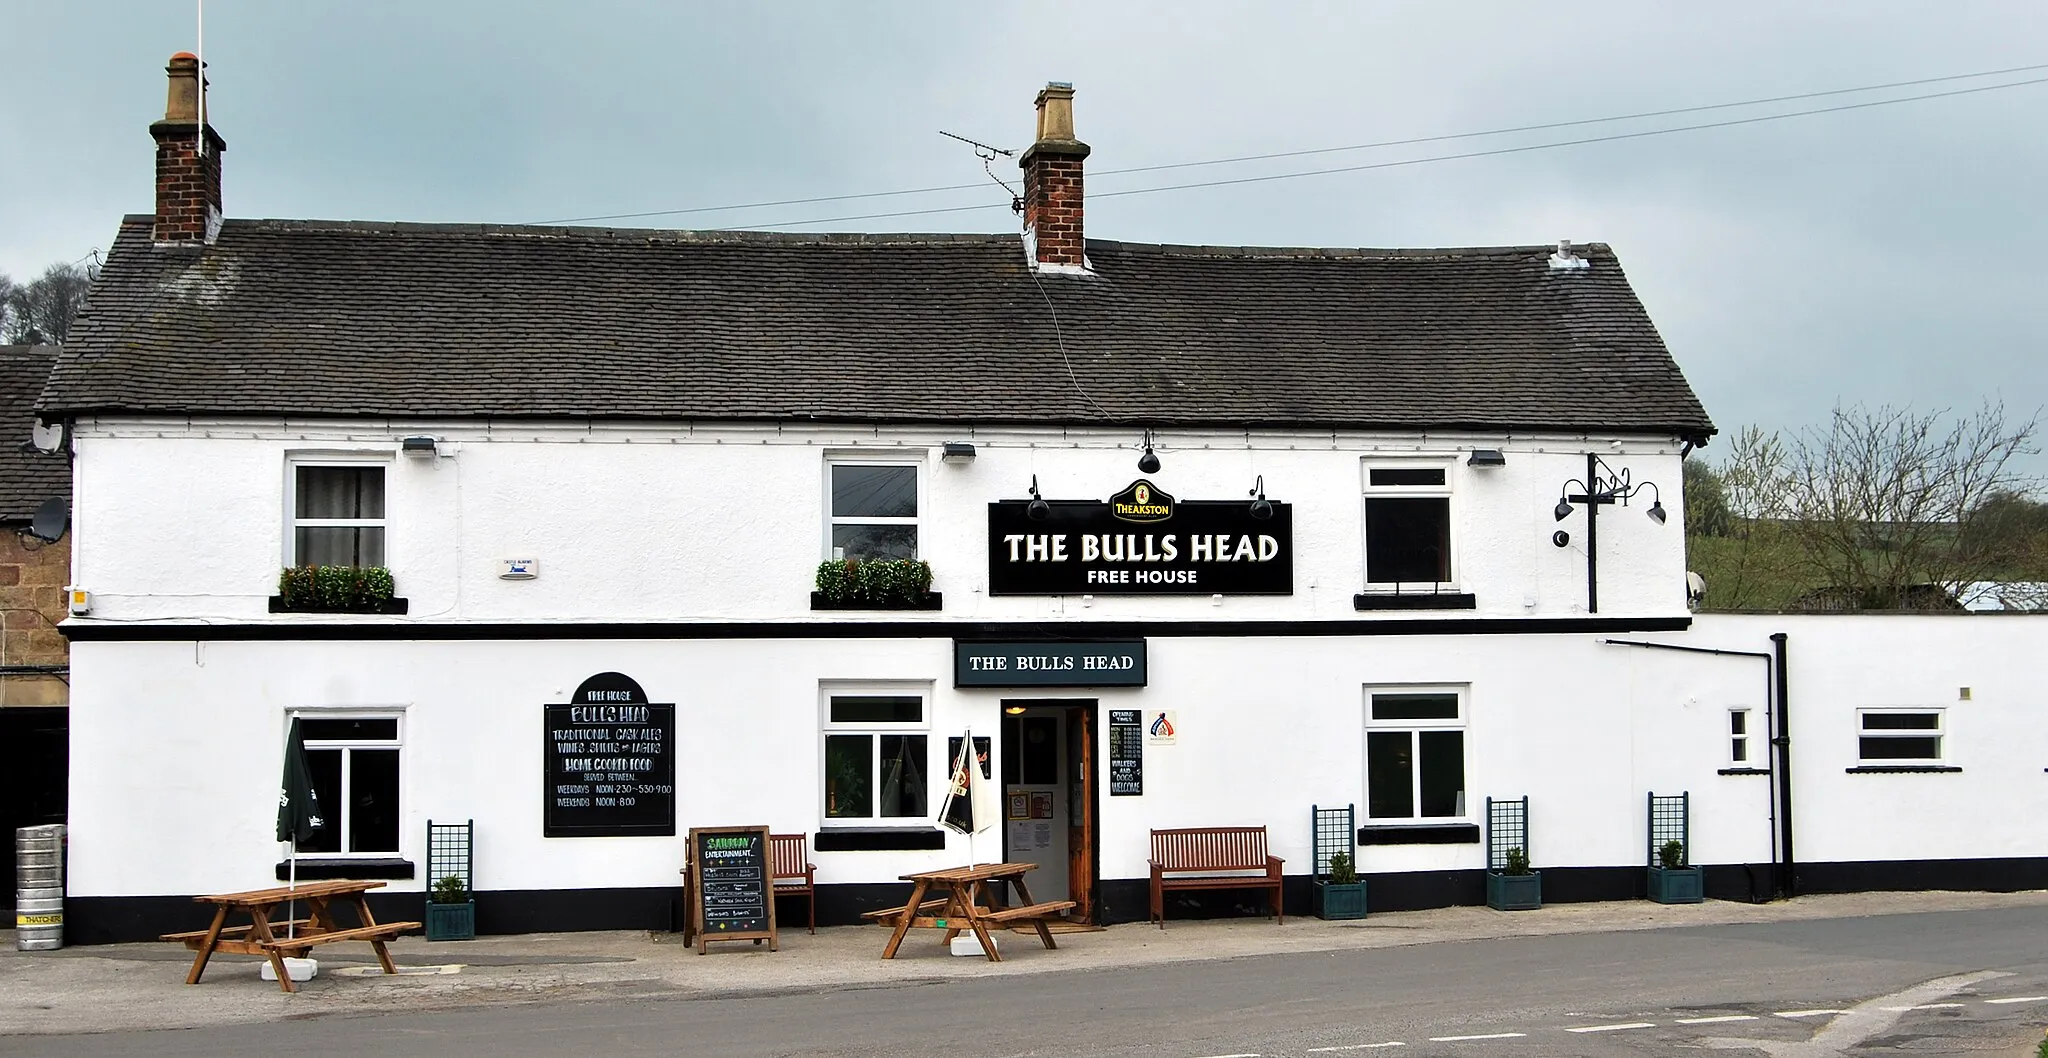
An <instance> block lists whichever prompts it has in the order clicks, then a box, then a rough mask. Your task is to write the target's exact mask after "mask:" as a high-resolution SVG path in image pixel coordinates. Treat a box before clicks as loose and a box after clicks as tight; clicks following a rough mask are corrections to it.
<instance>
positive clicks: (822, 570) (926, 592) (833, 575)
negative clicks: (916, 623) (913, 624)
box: [811, 558, 944, 610]
mask: <svg viewBox="0 0 2048 1058" xmlns="http://www.w3.org/2000/svg"><path fill="white" fill-rule="evenodd" d="M814 586H815V590H813V591H812V592H811V609H813V610H937V609H939V608H940V607H941V606H942V605H943V604H944V598H943V597H942V596H941V595H940V594H939V593H938V592H935V591H933V590H931V587H932V567H931V563H929V562H925V561H922V560H920V559H910V558H894V559H891V558H873V559H865V560H863V559H857V558H847V559H831V560H829V561H826V562H823V563H821V564H820V565H819V566H818V573H817V577H816V579H815V581H814Z"/></svg>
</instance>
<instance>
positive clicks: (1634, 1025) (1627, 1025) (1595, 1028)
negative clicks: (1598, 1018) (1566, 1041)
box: [1564, 1021, 1657, 1032]
mask: <svg viewBox="0 0 2048 1058" xmlns="http://www.w3.org/2000/svg"><path fill="white" fill-rule="evenodd" d="M1656 1027H1657V1023H1656V1022H1654V1021H1629V1022H1624V1023H1622V1024H1619V1025H1581V1026H1579V1027H1578V1028H1575V1029H1566V1030H1564V1031H1566V1032H1620V1031H1621V1030H1623V1029H1654V1028H1656Z"/></svg>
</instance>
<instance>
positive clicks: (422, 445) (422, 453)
mask: <svg viewBox="0 0 2048 1058" xmlns="http://www.w3.org/2000/svg"><path fill="white" fill-rule="evenodd" d="M398 450H399V451H401V452H404V453H405V454H406V455H409V456H411V457H413V458H414V459H432V458H434V457H435V456H438V455H440V454H441V444H440V442H438V441H436V440H435V439H433V438H431V437H408V438H406V439H404V440H402V441H400V442H398Z"/></svg>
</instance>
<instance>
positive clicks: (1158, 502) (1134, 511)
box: [1109, 478, 1173, 522]
mask: <svg viewBox="0 0 2048 1058" xmlns="http://www.w3.org/2000/svg"><path fill="white" fill-rule="evenodd" d="M1109 513H1111V514H1113V515H1115V516H1116V517H1118V518H1121V519H1123V520H1124V521H1126V522H1163V521H1165V520H1167V519H1168V518H1171V517H1173V497H1172V496H1169V495H1167V494H1166V493H1165V492H1164V491H1161V489H1160V488H1159V486H1157V485H1154V484H1152V483H1151V482H1149V481H1146V480H1145V479H1144V478H1139V479H1138V480H1136V481H1133V482H1131V485H1130V487H1129V488H1127V489H1125V490H1123V491H1122V492H1119V493H1117V494H1116V495H1114V496H1111V497H1110V498H1109Z"/></svg>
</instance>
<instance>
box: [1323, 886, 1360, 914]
mask: <svg viewBox="0 0 2048 1058" xmlns="http://www.w3.org/2000/svg"><path fill="white" fill-rule="evenodd" d="M1314 910H1315V913H1316V917H1317V918H1325V919H1343V918H1364V917H1365V883H1364V882H1351V883H1350V884H1348V885H1338V884H1336V883H1335V882H1317V883H1316V884H1315V908H1314Z"/></svg>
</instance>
